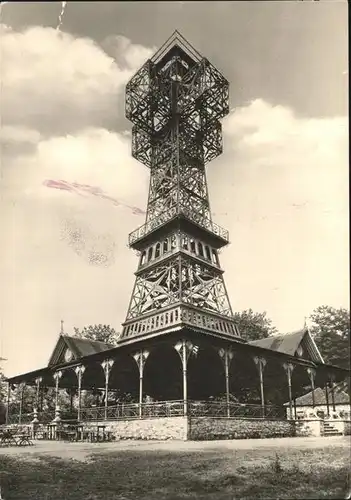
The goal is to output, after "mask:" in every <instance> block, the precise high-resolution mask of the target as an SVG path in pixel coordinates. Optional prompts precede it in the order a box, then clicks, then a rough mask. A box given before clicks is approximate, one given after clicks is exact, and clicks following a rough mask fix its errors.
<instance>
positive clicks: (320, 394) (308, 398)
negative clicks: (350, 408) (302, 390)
mask: <svg viewBox="0 0 351 500" xmlns="http://www.w3.org/2000/svg"><path fill="white" fill-rule="evenodd" d="M313 392H314V402H315V405H326V404H327V399H326V397H325V391H324V390H323V389H321V388H320V387H317V388H316V389H315V390H314V391H310V392H308V393H307V394H304V395H303V396H300V397H299V398H296V405H297V406H312V405H313V399H312V393H313ZM328 399H329V404H331V401H332V391H331V389H330V388H329V389H328ZM334 401H335V404H346V405H347V404H350V396H349V395H348V394H346V392H344V391H343V390H339V391H338V390H337V389H335V390H334ZM284 404H285V405H288V404H289V403H284Z"/></svg>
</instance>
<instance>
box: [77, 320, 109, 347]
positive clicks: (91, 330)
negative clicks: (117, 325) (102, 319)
mask: <svg viewBox="0 0 351 500" xmlns="http://www.w3.org/2000/svg"><path fill="white" fill-rule="evenodd" d="M74 333H75V335H76V336H77V337H81V338H86V339H91V340H99V341H100V342H105V343H106V344H112V345H116V343H117V339H118V337H119V334H118V333H117V332H116V330H115V329H114V328H112V326H110V325H102V324H99V325H88V326H84V327H83V328H82V329H81V330H80V329H79V328H77V327H75V328H74Z"/></svg>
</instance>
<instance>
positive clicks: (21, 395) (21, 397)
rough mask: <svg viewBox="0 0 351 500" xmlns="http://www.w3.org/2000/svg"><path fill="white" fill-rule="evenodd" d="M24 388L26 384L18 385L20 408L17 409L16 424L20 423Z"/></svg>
mask: <svg viewBox="0 0 351 500" xmlns="http://www.w3.org/2000/svg"><path fill="white" fill-rule="evenodd" d="M25 388H26V382H21V384H20V407H19V416H18V423H19V424H21V423H22V412H23V398H24V390H25Z"/></svg>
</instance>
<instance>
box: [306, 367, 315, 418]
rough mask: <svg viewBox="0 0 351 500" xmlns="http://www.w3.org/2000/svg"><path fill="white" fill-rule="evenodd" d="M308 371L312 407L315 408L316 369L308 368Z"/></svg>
mask: <svg viewBox="0 0 351 500" xmlns="http://www.w3.org/2000/svg"><path fill="white" fill-rule="evenodd" d="M307 373H308V375H309V377H310V382H311V389H312V408H313V409H314V407H315V406H316V401H315V393H314V389H315V384H314V381H315V378H316V370H315V369H314V368H307Z"/></svg>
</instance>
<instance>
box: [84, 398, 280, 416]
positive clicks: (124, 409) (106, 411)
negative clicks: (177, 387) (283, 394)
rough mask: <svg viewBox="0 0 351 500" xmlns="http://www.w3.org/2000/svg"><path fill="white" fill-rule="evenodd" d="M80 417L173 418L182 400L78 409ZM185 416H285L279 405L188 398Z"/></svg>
mask: <svg viewBox="0 0 351 500" xmlns="http://www.w3.org/2000/svg"><path fill="white" fill-rule="evenodd" d="M80 415H81V420H83V421H84V420H96V421H98V420H121V419H133V418H157V417H175V416H183V415H184V402H183V401H182V400H177V401H161V402H154V403H142V405H141V408H140V405H139V404H138V403H126V404H124V403H119V404H117V405H114V406H108V407H107V408H105V407H95V408H94V407H93V408H82V409H81V412H80ZM188 415H190V416H192V417H227V418H228V417H229V418H267V419H283V418H285V413H284V409H282V408H281V407H279V406H273V405H266V406H265V407H264V409H263V407H262V406H261V405H253V404H240V403H229V404H228V403H226V402H212V401H211V402H209V401H189V402H188Z"/></svg>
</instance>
